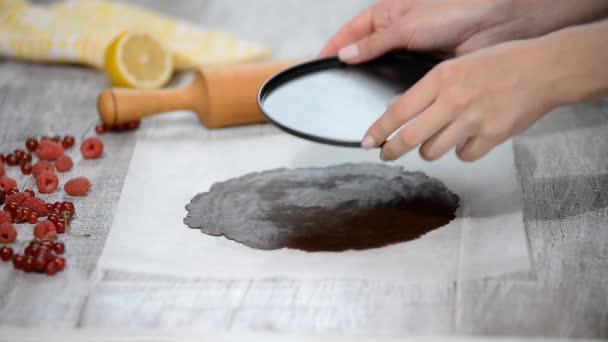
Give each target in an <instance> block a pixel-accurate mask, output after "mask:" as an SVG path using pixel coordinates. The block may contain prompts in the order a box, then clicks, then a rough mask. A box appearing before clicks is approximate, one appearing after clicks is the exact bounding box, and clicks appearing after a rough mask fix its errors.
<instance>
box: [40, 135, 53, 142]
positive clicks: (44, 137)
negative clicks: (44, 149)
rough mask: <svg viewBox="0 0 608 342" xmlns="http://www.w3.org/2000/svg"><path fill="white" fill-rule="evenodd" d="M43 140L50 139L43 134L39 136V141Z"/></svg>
mask: <svg viewBox="0 0 608 342" xmlns="http://www.w3.org/2000/svg"><path fill="white" fill-rule="evenodd" d="M43 140H51V139H50V138H49V137H47V136H46V135H43V136H42V137H40V141H43Z"/></svg>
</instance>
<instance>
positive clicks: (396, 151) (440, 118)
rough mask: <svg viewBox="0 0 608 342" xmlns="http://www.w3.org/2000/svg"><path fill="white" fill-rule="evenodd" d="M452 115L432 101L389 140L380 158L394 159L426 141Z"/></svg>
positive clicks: (449, 120)
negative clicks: (431, 103)
mask: <svg viewBox="0 0 608 342" xmlns="http://www.w3.org/2000/svg"><path fill="white" fill-rule="evenodd" d="M453 120H454V115H453V114H452V113H450V112H446V111H445V107H444V106H441V105H440V104H438V103H434V104H433V105H431V106H430V107H429V108H428V109H426V110H425V111H424V112H423V113H422V114H420V115H418V117H416V119H415V120H414V121H413V122H412V123H411V124H410V125H408V126H405V127H403V128H401V130H399V132H398V133H397V134H396V135H395V136H394V137H393V138H392V139H391V140H389V141H388V142H387V143H386V144H385V145H384V146H383V147H382V151H381V154H380V158H381V159H382V160H395V159H398V158H400V157H401V156H403V155H404V154H406V153H408V152H409V151H411V150H413V149H415V148H416V147H417V146H418V145H420V144H422V143H424V142H425V141H427V140H428V139H429V138H430V137H432V136H433V135H435V134H436V133H437V132H438V131H440V130H441V129H443V128H444V127H446V126H447V125H449V124H450V123H451V122H452V121H453Z"/></svg>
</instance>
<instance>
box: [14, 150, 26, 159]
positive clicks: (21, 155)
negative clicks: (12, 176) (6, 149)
mask: <svg viewBox="0 0 608 342" xmlns="http://www.w3.org/2000/svg"><path fill="white" fill-rule="evenodd" d="M14 154H15V158H16V159H17V161H18V162H19V161H21V160H23V158H25V151H24V150H20V149H16V150H15V152H14Z"/></svg>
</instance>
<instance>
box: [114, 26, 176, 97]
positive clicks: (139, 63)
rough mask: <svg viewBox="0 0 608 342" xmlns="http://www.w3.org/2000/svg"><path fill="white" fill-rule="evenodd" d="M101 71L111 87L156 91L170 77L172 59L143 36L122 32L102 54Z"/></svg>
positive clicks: (152, 39) (158, 43) (154, 42)
mask: <svg viewBox="0 0 608 342" xmlns="http://www.w3.org/2000/svg"><path fill="white" fill-rule="evenodd" d="M104 68H105V71H106V74H107V75H108V78H109V79H110V82H111V83H112V85H114V86H117V87H127V88H140V89H154V88H160V87H162V86H164V85H165V84H167V82H169V79H170V78H171V74H173V55H172V54H171V52H170V51H169V50H167V49H165V47H164V46H163V45H162V44H161V43H160V42H159V41H158V40H156V39H155V38H154V37H152V36H151V35H149V34H147V33H141V32H125V33H122V34H120V35H119V36H118V37H116V38H115V39H114V41H113V42H112V44H110V46H109V47H108V49H107V50H106V54H105V59H104Z"/></svg>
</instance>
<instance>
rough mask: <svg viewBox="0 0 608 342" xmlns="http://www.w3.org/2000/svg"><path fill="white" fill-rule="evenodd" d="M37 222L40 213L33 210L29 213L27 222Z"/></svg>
mask: <svg viewBox="0 0 608 342" xmlns="http://www.w3.org/2000/svg"><path fill="white" fill-rule="evenodd" d="M36 222H38V213H36V212H31V213H30V214H29V215H27V223H29V224H35V223H36Z"/></svg>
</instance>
